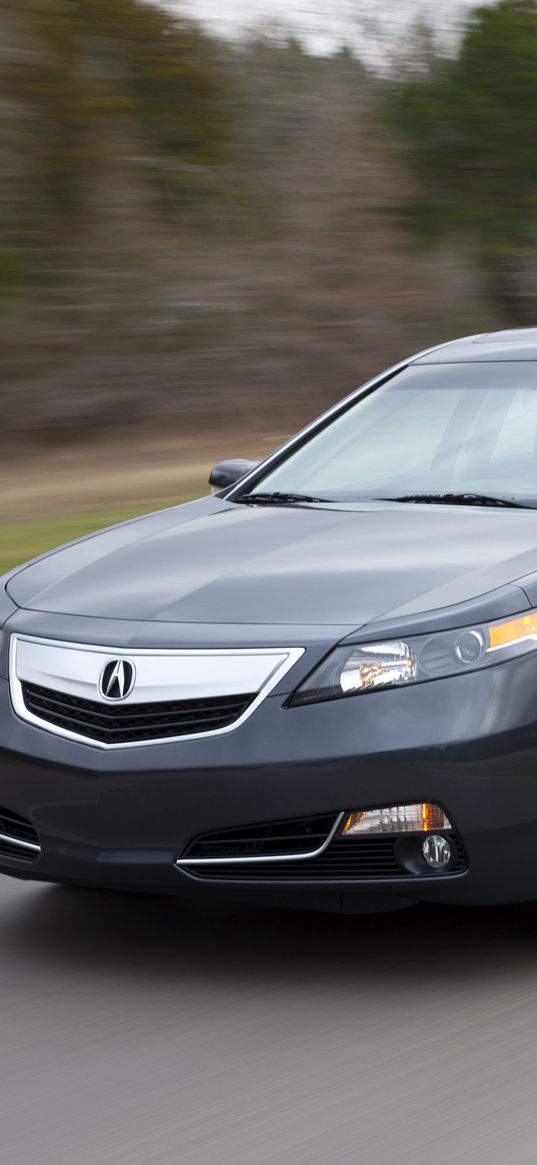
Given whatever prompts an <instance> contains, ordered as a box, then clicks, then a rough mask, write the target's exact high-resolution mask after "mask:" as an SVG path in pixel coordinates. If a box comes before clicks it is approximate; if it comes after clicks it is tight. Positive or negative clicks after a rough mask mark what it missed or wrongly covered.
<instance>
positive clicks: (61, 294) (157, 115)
mask: <svg viewBox="0 0 537 1165" xmlns="http://www.w3.org/2000/svg"><path fill="white" fill-rule="evenodd" d="M379 44H382V38H380V40H379ZM392 49H393V46H392ZM377 55H378V67H377V64H375V67H373V64H372V63H371V58H370V57H368V56H367V54H365V53H362V54H360V51H359V47H358V49H355V50H353V51H352V52H351V51H350V50H349V49H347V48H344V47H342V48H341V50H339V51H337V52H334V53H333V55H332V56H329V57H319V56H312V55H309V54H308V53H307V52H306V50H305V49H304V47H303V46H301V45H300V44H298V43H297V42H296V41H295V40H293V39H292V38H288V37H287V38H286V37H285V35H283V34H278V35H276V34H274V33H273V34H266V35H261V33H260V34H259V35H258V36H251V37H250V38H249V39H245V40H243V41H241V42H240V43H237V44H232V43H230V42H228V41H226V42H224V41H219V40H216V39H214V38H212V37H211V36H210V35H209V34H208V33H207V31H204V30H203V29H201V28H200V27H197V26H196V24H195V23H192V22H191V21H188V20H186V19H182V18H181V17H180V16H177V15H173V14H171V13H170V11H169V10H165V9H164V8H162V9H160V8H159V7H158V6H157V5H153V4H152V5H149V4H147V3H144V2H143V0H114V3H113V4H112V3H110V2H109V0H69V2H68V3H65V0H3V3H2V6H1V9H0V149H1V151H2V155H1V156H2V166H1V167H0V349H1V368H2V378H1V384H0V407H1V417H2V424H1V426H0V451H1V453H2V465H3V471H2V474H0V476H1V477H2V482H4V483H5V485H6V488H5V490H3V491H2V490H1V489H0V497H1V499H2V500H1V502H0V507H1V508H0V526H1V546H2V549H1V550H0V554H1V555H2V563H3V564H4V565H5V564H6V563H7V564H9V563H10V562H11V561H14V560H16V559H17V558H19V557H20V558H22V557H25V556H26V555H27V553H30V552H34V551H36V550H40V549H43V548H44V547H45V543H48V542H50V543H53V542H55V541H56V540H57V537H63V534H64V532H65V534H66V536H71V535H72V534H73V533H75V534H76V533H78V532H79V530H83V529H87V528H89V526H91V525H92V524H93V522H95V524H96V525H97V524H100V523H101V521H106V520H108V519H107V516H109V515H110V514H112V515H113V516H115V515H116V514H117V513H121V514H123V513H124V512H125V513H128V512H132V505H133V504H135V505H138V506H139V508H140V509H142V508H144V507H145V508H151V506H152V505H153V501H154V499H156V500H157V504H158V501H159V499H160V498H161V496H162V490H161V488H160V484H159V479H158V472H157V467H156V468H155V480H154V482H153V481H152V480H147V479H146V478H144V480H143V483H142V484H141V485H140V488H139V489H138V490H137V492H136V499H135V501H134V502H133V501H132V499H131V498H130V497H127V496H125V493H124V491H123V490H122V489H121V488H119V487H118V484H117V474H115V476H114V475H113V474H112V475H111V476H110V479H109V478H108V477H107V470H106V469H105V468H103V469H101V471H100V472H101V473H102V480H103V481H106V482H108V481H109V489H108V490H106V489H105V490H104V491H103V490H101V493H100V494H99V497H98V498H97V497H94V496H93V482H92V480H91V478H90V475H89V474H88V471H87V468H85V467H84V460H83V458H82V459H81V461H80V468H79V482H78V488H77V490H76V491H74V492H75V494H76V499H75V501H73V500H70V491H66V492H65V509H64V510H61V509H60V510H58V509H57V508H56V509H54V510H53V511H51V512H47V511H46V510H45V509H44V508H43V505H41V503H40V500H39V499H40V484H39V483H40V482H41V480H42V479H41V478H39V477H36V479H35V484H36V488H35V490H34V499H35V507H36V508H35V512H34V513H33V514H25V515H24V516H23V517H21V516H20V515H19V512H18V509H17V503H16V501H15V499H14V494H13V489H12V480H13V479H16V480H19V479H20V478H21V472H20V469H21V466H23V467H24V474H23V475H22V477H23V478H24V480H25V482H26V485H27V486H29V487H31V485H32V474H33V472H34V461H35V459H36V457H37V458H39V457H40V456H41V451H43V450H45V451H47V450H48V453H47V456H48V459H49V466H50V474H51V475H52V476H54V475H55V474H56V473H57V472H58V471H57V468H56V451H57V450H60V451H61V450H63V449H65V448H66V447H70V445H72V444H73V443H75V444H76V447H77V448H79V447H81V445H82V446H83V447H84V448H86V449H90V448H92V447H93V446H94V445H95V446H100V444H101V443H102V442H103V440H106V441H107V442H109V448H110V464H111V465H112V466H114V464H115V463H116V462H117V460H118V458H117V454H116V453H115V452H114V450H115V449H121V450H124V449H125V448H126V447H127V446H128V447H130V449H131V451H132V455H133V456H135V454H136V449H137V448H138V447H141V445H143V441H144V434H145V433H146V432H147V430H148V428H151V431H153V432H155V431H159V432H161V433H170V432H173V433H176V434H177V441H178V448H179V447H180V446H181V443H184V442H194V443H195V441H196V440H198V441H201V443H207V441H208V440H209V439H211V440H212V442H213V446H214V447H215V453H216V456H215V458H214V459H215V460H216V459H217V457H218V456H219V455H226V454H228V455H240V454H242V453H245V441H246V438H245V435H246V437H247V438H248V441H250V438H251V436H252V434H254V435H255V434H257V435H259V434H263V435H265V436H266V435H267V434H271V433H274V432H275V431H276V432H277V433H278V434H282V433H283V434H284V433H286V432H290V431H292V430H294V429H295V428H296V427H298V426H299V425H300V424H301V423H302V422H304V421H306V420H308V419H309V418H311V417H312V416H314V415H316V414H317V413H318V412H319V410H320V409H321V408H322V407H324V406H326V405H329V404H330V403H331V402H332V401H333V400H336V399H338V398H339V397H341V396H342V395H343V394H344V393H345V392H346V391H348V390H350V389H351V388H352V387H354V386H355V385H356V384H357V383H359V382H360V381H361V380H362V379H364V378H365V377H366V376H368V375H370V374H372V373H373V372H375V371H376V370H378V369H379V368H382V367H384V366H386V365H388V364H389V363H390V362H392V361H395V360H397V359H399V358H401V357H402V356H404V355H406V354H407V353H408V352H409V351H412V350H413V349H418V348H420V347H425V346H428V345H429V344H431V343H434V342H441V341H442V340H444V339H446V340H447V339H450V338H453V337H454V336H456V335H457V334H463V333H468V332H472V331H478V330H481V329H483V328H489V327H497V326H504V325H507V326H509V325H513V324H520V323H527V322H530V323H533V322H535V321H537V198H536V195H535V189H536V181H537V138H536V136H535V133H534V120H535V109H536V107H537V3H536V0H496V2H495V3H492V4H489V5H487V6H485V7H483V8H478V9H473V10H468V11H467V14H466V16H465V24H464V25H463V27H462V28H461V29H460V30H459V33H458V35H457V36H456V37H451V38H447V39H445V40H442V39H438V38H435V37H434V36H433V34H432V33H431V31H430V29H427V28H424V27H422V26H417V27H416V29H415V30H414V33H413V35H412V36H411V37H410V38H407V40H406V43H405V46H404V52H398V53H397V52H393V51H391V52H390V45H389V44H388V43H387V42H386V44H385V59H382V57H381V54H380V53H379V54H377ZM366 60H367V61H368V63H367V64H366V63H365V62H366ZM252 443H253V444H255V443H256V441H255V440H254V441H253V442H250V444H252ZM257 443H258V444H259V441H257ZM276 443H277V441H276V439H274V441H270V440H269V441H268V442H267V443H266V445H265V448H266V449H268V448H270V445H271V444H276ZM216 446H218V451H217V450H216ZM247 451H248V450H246V452H247ZM6 459H7V460H6ZM11 467H14V469H13V473H11ZM73 480H74V479H73ZM205 481H206V478H205ZM2 482H0V486H1V484H2ZM81 483H82V486H83V487H84V488H82V495H83V496H82V495H81ZM86 486H87V492H86V494H84V489H85V488H86ZM182 491H183V486H182V485H181V484H180V483H178V487H177V491H175V490H173V491H172V490H170V491H169V494H168V493H167V494H166V496H169V495H171V496H173V497H176V496H178V497H179V496H183V492H182ZM77 515H78V517H77ZM34 520H35V523H36V524H35V526H32V522H33V521H34ZM46 520H48V521H49V522H50V525H48V526H47V525H43V522H45V521H46ZM64 520H65V529H64V527H63V526H62V525H61V523H62V522H63V521H64ZM21 522H23V524H24V529H23V528H22V527H21V525H20V523H21ZM57 523H60V525H57Z"/></svg>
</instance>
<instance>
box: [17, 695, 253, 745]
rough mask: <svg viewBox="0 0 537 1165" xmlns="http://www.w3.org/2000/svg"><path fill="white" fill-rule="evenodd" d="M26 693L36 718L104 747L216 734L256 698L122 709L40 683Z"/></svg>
mask: <svg viewBox="0 0 537 1165" xmlns="http://www.w3.org/2000/svg"><path fill="white" fill-rule="evenodd" d="M22 692H23V697H24V703H25V705H26V707H27V709H28V711H29V712H32V713H33V715H34V716H39V718H40V719H41V720H46V721H47V722H48V723H49V724H55V725H56V726H57V727H58V728H65V729H67V730H68V731H69V732H76V733H78V735H79V736H87V737H89V738H91V739H92V740H99V741H102V742H103V743H104V744H130V743H132V742H133V741H138V740H160V739H163V738H165V737H170V736H188V735H191V734H192V733H195V732H214V731H215V730H216V729H217V728H227V727H228V725H230V724H233V723H234V721H235V720H238V719H239V717H240V716H242V714H243V712H245V711H246V709H247V708H248V707H249V705H250V704H251V703H252V701H253V700H254V699H255V695H251V694H250V695H241V696H216V697H211V698H209V699H203V700H167V701H166V702H165V703H161V704H123V705H121V706H118V705H117V704H100V703H97V701H94V700H84V699H81V698H80V697H79V696H71V695H67V694H66V693H65V692H56V691H53V690H52V689H51V688H42V687H39V686H38V685H37V684H25V683H23V685H22Z"/></svg>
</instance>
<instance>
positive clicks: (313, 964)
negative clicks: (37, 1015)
mask: <svg viewBox="0 0 537 1165" xmlns="http://www.w3.org/2000/svg"><path fill="white" fill-rule="evenodd" d="M4 902H5V898H3V903H4ZM8 902H9V905H8V908H7V909H2V910H1V911H0V944H1V947H2V951H3V956H9V955H11V956H14V957H15V958H16V959H17V961H18V962H19V964H20V961H21V959H22V960H29V961H31V963H32V965H33V966H34V967H35V965H36V964H40V965H41V967H42V968H43V969H45V968H47V969H48V970H49V971H53V970H59V969H61V970H62V971H63V972H64V973H65V971H68V970H69V969H71V970H73V971H75V970H79V969H81V968H83V969H84V972H85V973H86V974H87V973H90V974H91V975H95V976H99V975H108V974H110V973H114V974H116V973H120V974H121V975H122V976H123V978H124V979H126V980H131V981H133V982H136V980H137V979H143V980H147V979H148V978H149V979H155V980H157V981H161V982H162V981H170V980H173V981H185V980H188V981H192V980H194V979H195V981H196V983H197V984H198V985H202V984H203V983H205V984H207V986H209V985H213V984H214V983H215V982H216V981H218V982H219V983H221V984H222V983H225V982H226V981H233V982H234V983H235V984H237V983H238V984H239V985H240V983H241V980H244V982H245V983H246V982H248V983H249V984H251V983H252V981H255V982H257V983H258V984H260V985H263V984H264V983H270V985H271V987H272V988H274V986H275V985H276V984H277V983H278V981H280V982H281V983H289V981H290V980H297V981H299V982H302V983H306V982H307V983H309V984H310V985H314V984H315V983H316V982H319V983H323V982H325V981H329V982H330V983H331V984H333V985H334V986H337V984H338V983H339V984H340V985H344V984H345V982H346V981H352V982H353V984H354V985H358V986H359V985H360V982H362V983H364V985H365V984H366V983H367V984H370V983H371V982H375V983H382V981H383V980H385V981H386V984H388V983H391V982H393V979H394V976H396V977H397V981H398V983H399V985H404V984H405V982H408V984H412V986H413V987H414V988H415V987H416V985H419V983H420V982H423V984H424V985H425V984H428V985H430V984H431V979H434V980H435V981H436V983H437V984H438V985H441V984H442V982H443V981H449V983H450V984H451V985H453V983H454V981H458V983H459V984H463V983H467V982H468V981H469V980H473V979H479V980H482V979H483V976H486V978H487V981H489V982H490V980H492V979H494V978H496V977H499V976H501V977H505V976H506V974H510V973H512V974H514V975H516V974H517V973H518V972H520V970H521V969H523V970H524V971H525V972H527V971H528V969H531V970H535V971H537V906H536V905H534V904H528V905H523V906H515V907H503V908H486V909H484V908H469V907H466V908H464V909H460V908H457V907H432V906H423V905H422V906H417V907H413V908H411V909H409V910H403V911H398V912H396V913H391V914H379V915H371V914H369V915H364V916H342V915H331V914H318V913H314V912H309V911H307V912H306V911H303V912H302V911H294V910H283V909H282V910H276V909H267V908H264V907H252V906H244V905H237V904H236V903H232V902H227V901H226V902H222V903H217V904H215V903H206V902H200V901H198V900H183V899H176V898H160V897H155V896H149V895H135V894H123V893H116V892H106V891H93V890H86V889H71V888H60V887H36V886H32V887H28V888H27V887H24V888H21V889H20V890H19V891H18V892H17V894H16V895H15V896H13V897H9V899H8Z"/></svg>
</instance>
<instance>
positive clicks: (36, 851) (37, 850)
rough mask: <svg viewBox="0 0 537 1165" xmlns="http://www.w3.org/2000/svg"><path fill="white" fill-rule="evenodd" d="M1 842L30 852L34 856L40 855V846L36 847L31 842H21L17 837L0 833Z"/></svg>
mask: <svg viewBox="0 0 537 1165" xmlns="http://www.w3.org/2000/svg"><path fill="white" fill-rule="evenodd" d="M2 841H7V842H9V845H17V846H18V847H19V849H28V850H31V851H32V853H34V854H40V853H41V846H40V845H36V844H35V842H33V841H21V840H20V838H19V837H10V835H9V833H0V842H2ZM0 860H1V859H0Z"/></svg>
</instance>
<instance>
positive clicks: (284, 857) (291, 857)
mask: <svg viewBox="0 0 537 1165" xmlns="http://www.w3.org/2000/svg"><path fill="white" fill-rule="evenodd" d="M344 816H345V810H343V812H342V813H340V814H339V817H337V818H336V821H335V823H334V825H333V826H332V829H331V830H330V833H329V834H328V837H327V838H326V840H325V841H324V842H323V844H322V846H321V847H320V849H315V850H312V851H311V852H310V853H307V854H270V855H269V856H268V857H263V856H262V855H261V856H259V857H258V856H252V857H246V858H176V860H175V865H176V866H178V867H179V869H181V868H182V866H237V865H240V864H242V863H243V862H249V863H254V862H303V861H307V860H308V858H318V857H320V855H321V854H323V853H324V851H325V849H328V846H329V845H330V842H331V841H332V839H333V838H334V837H335V835H336V833H337V831H338V829H339V826H340V825H341V822H342V820H343V818H344Z"/></svg>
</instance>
